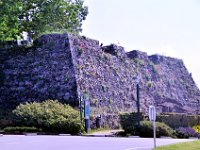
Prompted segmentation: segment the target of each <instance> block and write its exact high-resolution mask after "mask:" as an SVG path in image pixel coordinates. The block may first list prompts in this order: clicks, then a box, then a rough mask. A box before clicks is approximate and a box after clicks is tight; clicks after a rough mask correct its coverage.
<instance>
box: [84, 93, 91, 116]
mask: <svg viewBox="0 0 200 150" xmlns="http://www.w3.org/2000/svg"><path fill="white" fill-rule="evenodd" d="M84 97H85V101H84V108H85V110H84V112H85V119H90V100H89V94H88V93H85V95H84Z"/></svg>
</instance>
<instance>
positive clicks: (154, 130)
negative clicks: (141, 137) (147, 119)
mask: <svg viewBox="0 0 200 150" xmlns="http://www.w3.org/2000/svg"><path fill="white" fill-rule="evenodd" d="M153 137H154V148H156V122H155V120H154V121H153Z"/></svg>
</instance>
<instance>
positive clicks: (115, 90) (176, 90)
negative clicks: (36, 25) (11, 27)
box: [0, 34, 200, 128]
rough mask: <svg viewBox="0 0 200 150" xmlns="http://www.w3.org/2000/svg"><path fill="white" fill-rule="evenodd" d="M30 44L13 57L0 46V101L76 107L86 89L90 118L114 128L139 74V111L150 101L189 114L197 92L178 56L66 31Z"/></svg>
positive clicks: (128, 106) (132, 99) (131, 106)
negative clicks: (98, 117)
mask: <svg viewBox="0 0 200 150" xmlns="http://www.w3.org/2000/svg"><path fill="white" fill-rule="evenodd" d="M35 45H37V47H36V48H31V49H30V50H29V51H28V52H26V53H24V54H18V55H7V52H6V51H5V50H1V58H0V62H1V64H0V75H1V77H0V93H1V94H0V105H1V106H3V105H5V104H9V105H14V106H15V105H17V104H19V103H20V102H26V101H43V100H46V99H58V100H59V101H61V102H65V103H71V104H73V105H76V106H78V98H79V97H80V96H83V95H84V93H88V94H89V96H90V103H91V117H93V118H94V117H95V116H96V115H98V114H101V116H102V123H103V124H104V125H108V126H110V127H113V128H115V127H117V126H118V118H117V114H118V113H120V112H126V111H135V110H136V84H137V83H136V79H137V77H140V79H141V80H140V82H139V85H140V103H141V111H143V112H145V113H146V112H147V111H148V106H149V105H150V104H154V105H155V106H156V107H157V110H158V112H185V113H195V111H196V110H197V100H200V92H199V89H198V88H197V86H196V85H195V82H194V81H193V79H192V76H191V74H189V72H188V71H187V69H186V67H185V66H184V63H183V61H182V60H179V59H175V58H171V57H165V56H160V55H152V56H148V55H147V53H144V52H141V51H137V50H134V51H131V52H125V51H124V49H123V47H120V46H117V45H114V44H112V45H110V46H104V47H101V46H99V42H98V41H96V40H92V39H88V38H86V37H81V36H73V35H69V34H62V35H59V34H52V35H44V36H42V37H41V38H39V39H38V40H36V41H35Z"/></svg>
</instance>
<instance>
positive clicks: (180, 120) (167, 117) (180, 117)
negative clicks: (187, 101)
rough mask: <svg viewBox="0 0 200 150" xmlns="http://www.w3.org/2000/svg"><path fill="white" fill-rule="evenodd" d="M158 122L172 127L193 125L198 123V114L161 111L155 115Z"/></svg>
mask: <svg viewBox="0 0 200 150" xmlns="http://www.w3.org/2000/svg"><path fill="white" fill-rule="evenodd" d="M156 120H157V121H158V122H164V123H165V124H167V125H169V126H170V127H172V128H173V129H176V128H178V127H193V126H195V125H198V124H200V115H187V114H181V113H163V114H161V115H157V117H156Z"/></svg>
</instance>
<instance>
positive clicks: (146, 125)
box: [140, 121, 173, 137]
mask: <svg viewBox="0 0 200 150" xmlns="http://www.w3.org/2000/svg"><path fill="white" fill-rule="evenodd" d="M140 136H141V137H153V125H152V123H151V122H150V121H141V126H140ZM160 136H170V137H172V136H173V130H172V129H171V128H170V127H169V126H167V125H166V124H164V123H161V122H156V137H160Z"/></svg>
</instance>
